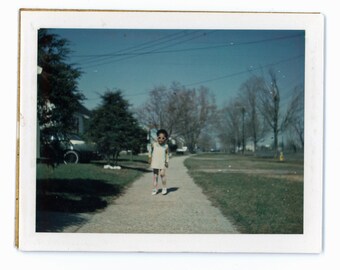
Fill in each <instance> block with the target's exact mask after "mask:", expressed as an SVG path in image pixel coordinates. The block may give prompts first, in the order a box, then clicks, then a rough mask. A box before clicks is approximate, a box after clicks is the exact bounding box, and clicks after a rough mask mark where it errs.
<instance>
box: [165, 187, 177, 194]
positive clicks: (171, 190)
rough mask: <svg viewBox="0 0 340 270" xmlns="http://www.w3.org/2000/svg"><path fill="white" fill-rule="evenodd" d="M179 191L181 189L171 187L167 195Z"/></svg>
mask: <svg viewBox="0 0 340 270" xmlns="http://www.w3.org/2000/svg"><path fill="white" fill-rule="evenodd" d="M178 189H179V187H171V188H168V189H167V191H168V192H167V194H169V193H171V192H176V191H177V190H178Z"/></svg>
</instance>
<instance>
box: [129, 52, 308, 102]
mask: <svg viewBox="0 0 340 270" xmlns="http://www.w3.org/2000/svg"><path fill="white" fill-rule="evenodd" d="M302 57H304V54H300V55H297V56H294V57H291V58H287V59H283V60H280V61H277V62H272V63H269V64H266V65H264V66H261V67H258V68H254V69H253V71H255V70H261V69H263V68H266V67H271V66H276V65H279V64H282V63H286V62H290V61H294V60H296V59H299V58H302ZM246 73H249V70H243V71H239V72H235V73H231V74H227V75H224V76H220V77H215V78H211V79H207V80H203V81H198V82H194V83H190V84H185V85H183V86H184V87H189V86H194V85H199V84H203V83H207V82H213V81H217V80H222V79H228V78H231V77H235V76H239V75H243V74H246ZM145 94H149V91H145V92H140V93H136V94H131V95H126V96H128V97H134V96H141V95H145Z"/></svg>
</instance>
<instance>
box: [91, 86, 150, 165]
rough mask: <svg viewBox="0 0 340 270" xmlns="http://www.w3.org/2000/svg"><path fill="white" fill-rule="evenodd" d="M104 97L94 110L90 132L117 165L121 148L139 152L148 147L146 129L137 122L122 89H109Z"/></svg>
mask: <svg viewBox="0 0 340 270" xmlns="http://www.w3.org/2000/svg"><path fill="white" fill-rule="evenodd" d="M101 98H102V103H101V105H99V107H97V108H96V109H95V110H93V116H92V118H91V120H90V125H89V136H90V138H91V139H92V140H93V141H94V142H95V143H96V144H97V146H98V150H99V151H100V152H101V153H102V154H104V155H105V158H106V160H107V162H108V163H109V164H111V158H112V159H113V165H117V162H118V156H119V153H120V152H121V151H123V150H131V151H133V152H134V153H139V152H140V150H141V149H142V148H146V139H147V132H146V131H144V130H143V129H142V128H141V127H140V126H139V125H138V122H137V120H136V119H135V118H134V116H133V114H132V113H131V112H130V110H129V103H128V102H127V101H126V100H125V99H124V98H123V97H122V93H121V91H120V90H116V91H111V90H107V91H106V92H105V93H104V94H103V95H102V96H101Z"/></svg>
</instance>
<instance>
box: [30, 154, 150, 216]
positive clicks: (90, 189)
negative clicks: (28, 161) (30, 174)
mask: <svg viewBox="0 0 340 270" xmlns="http://www.w3.org/2000/svg"><path fill="white" fill-rule="evenodd" d="M104 164H105V163H104V162H101V161H97V162H95V163H88V164H68V165H65V164H60V165H59V166H57V167H56V168H54V169H53V168H51V167H48V166H47V165H46V164H37V196H36V203H37V210H42V211H56V212H67V213H86V212H94V211H96V210H99V209H102V208H105V207H106V206H107V205H108V204H109V203H111V202H112V199H113V198H115V197H116V196H119V195H121V194H122V193H123V192H124V190H125V188H126V187H127V186H129V185H130V184H131V183H132V182H133V181H134V180H136V179H137V178H138V177H139V176H141V175H142V174H143V173H144V172H146V171H147V168H148V164H147V157H146V156H138V157H134V158H133V160H131V158H130V157H129V156H122V157H121V158H120V161H119V165H120V166H121V167H122V169H121V170H110V169H104V168H103V166H104Z"/></svg>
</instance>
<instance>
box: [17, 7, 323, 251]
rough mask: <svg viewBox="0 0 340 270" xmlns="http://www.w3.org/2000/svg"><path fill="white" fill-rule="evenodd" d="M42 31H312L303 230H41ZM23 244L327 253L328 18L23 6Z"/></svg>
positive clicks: (95, 248) (308, 35) (307, 69)
mask: <svg viewBox="0 0 340 270" xmlns="http://www.w3.org/2000/svg"><path fill="white" fill-rule="evenodd" d="M40 28H83V29H90V28H111V29H115V28H117V29H118V28H119V29H189V28H190V29H215V30H216V29H248V30H251V29H254V30H259V29H266V30H267V29H268V30H269V29H271V30H279V29H284V30H305V35H306V49H305V154H304V157H305V161H304V162H305V163H304V179H305V181H304V233H303V234H296V235H295V234H292V235H290V234H288V235H286V234H285V235H272V234H269V235H256V234H251V235H250V234H237V235H235V234H230V235H227V234H218V235H215V234H213V235H205V234H97V233H90V234H85V233H36V232H35V209H36V207H35V195H36V193H35V192H36V175H35V173H36V171H35V168H36V145H35V144H34V143H32V142H35V141H36V124H37V118H36V115H37V114H36V104H37V103H36V100H37V91H36V89H37V79H36V78H37V77H36V76H37V75H36V74H37V33H38V29H40ZM19 48H20V51H19V78H18V85H19V87H18V150H17V151H18V155H19V157H18V164H17V166H18V167H17V172H18V174H17V193H18V198H17V199H18V200H17V201H18V204H17V227H16V234H17V246H18V248H19V249H20V250H26V251H112V252H232V253H242V252H248V253H320V252H321V251H322V235H323V232H322V224H323V221H322V220H323V213H322V209H323V146H324V144H323V132H324V131H323V128H324V126H323V123H324V101H323V100H324V82H323V75H324V71H323V67H324V63H323V62H324V59H323V53H324V52H323V49H324V17H323V15H322V14H319V13H266V12H264V13H261V12H255V13H248V12H188V11H186V12H182V11H114V10H108V11H103V10H35V9H22V10H20V33H19Z"/></svg>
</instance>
